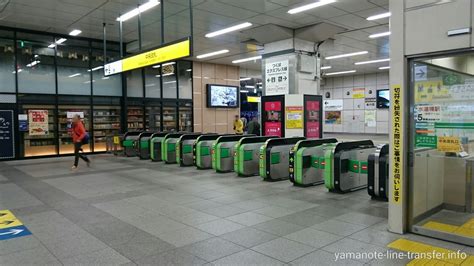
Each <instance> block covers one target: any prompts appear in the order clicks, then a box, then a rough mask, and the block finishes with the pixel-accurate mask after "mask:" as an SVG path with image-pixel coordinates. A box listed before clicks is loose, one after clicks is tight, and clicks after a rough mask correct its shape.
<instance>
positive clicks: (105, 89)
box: [91, 43, 122, 96]
mask: <svg viewBox="0 0 474 266" xmlns="http://www.w3.org/2000/svg"><path fill="white" fill-rule="evenodd" d="M95 46H98V47H99V49H95V48H93V49H92V58H91V66H92V68H91V72H92V78H93V80H94V82H93V83H92V86H93V87H92V88H93V92H94V95H101V96H122V76H121V75H120V74H117V75H112V76H107V77H106V76H104V68H103V65H104V51H103V50H102V48H100V47H103V46H102V45H100V46H99V44H98V43H93V47H95ZM109 47H111V48H118V47H114V46H113V45H111V44H107V49H109ZM119 59H120V52H117V51H112V50H108V51H107V62H113V61H116V60H119Z"/></svg>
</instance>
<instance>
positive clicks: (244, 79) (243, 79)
mask: <svg viewBox="0 0 474 266" xmlns="http://www.w3.org/2000/svg"><path fill="white" fill-rule="evenodd" d="M251 79H252V78H240V81H246V80H251Z"/></svg>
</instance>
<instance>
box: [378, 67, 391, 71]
mask: <svg viewBox="0 0 474 266" xmlns="http://www.w3.org/2000/svg"><path fill="white" fill-rule="evenodd" d="M379 69H380V70H382V69H390V66H383V67H379Z"/></svg>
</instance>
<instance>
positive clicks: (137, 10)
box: [117, 0, 160, 22]
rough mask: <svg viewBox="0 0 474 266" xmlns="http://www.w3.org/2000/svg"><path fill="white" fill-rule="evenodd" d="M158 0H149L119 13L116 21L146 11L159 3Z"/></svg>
mask: <svg viewBox="0 0 474 266" xmlns="http://www.w3.org/2000/svg"><path fill="white" fill-rule="evenodd" d="M159 4H160V2H159V1H158V0H149V1H148V2H147V3H145V4H143V5H140V6H139V7H137V8H135V9H133V10H131V11H129V12H127V13H125V14H123V15H121V16H120V17H118V18H117V21H122V22H123V21H126V20H129V19H131V18H133V17H135V16H138V14H139V13H143V12H145V11H147V10H148V9H151V8H153V7H155V6H157V5H159Z"/></svg>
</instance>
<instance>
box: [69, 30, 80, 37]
mask: <svg viewBox="0 0 474 266" xmlns="http://www.w3.org/2000/svg"><path fill="white" fill-rule="evenodd" d="M81 33H82V31H81V30H72V31H71V32H69V35H71V36H77V35H79V34H81Z"/></svg>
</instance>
